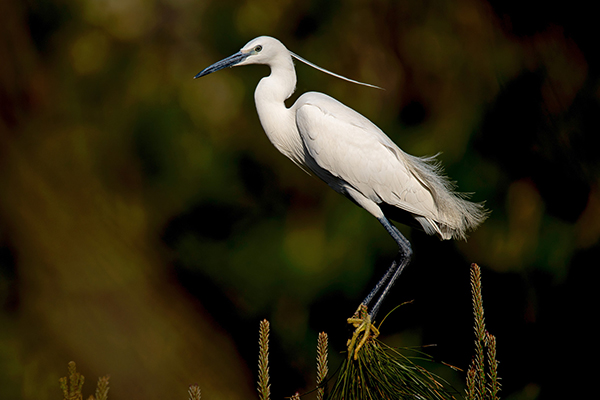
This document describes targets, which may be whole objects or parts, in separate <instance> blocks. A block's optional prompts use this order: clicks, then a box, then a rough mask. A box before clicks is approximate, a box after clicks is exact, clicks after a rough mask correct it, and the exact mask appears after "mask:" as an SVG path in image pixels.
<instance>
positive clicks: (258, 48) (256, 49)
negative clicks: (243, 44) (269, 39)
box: [254, 44, 262, 53]
mask: <svg viewBox="0 0 600 400" xmlns="http://www.w3.org/2000/svg"><path fill="white" fill-rule="evenodd" d="M261 50H262V46H261V45H260V44H259V45H258V46H256V47H255V48H254V51H255V52H256V53H260V51H261Z"/></svg>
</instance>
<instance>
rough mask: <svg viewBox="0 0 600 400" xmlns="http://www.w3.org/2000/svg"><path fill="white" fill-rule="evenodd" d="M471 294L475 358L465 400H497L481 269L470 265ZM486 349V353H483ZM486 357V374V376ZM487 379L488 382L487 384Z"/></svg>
mask: <svg viewBox="0 0 600 400" xmlns="http://www.w3.org/2000/svg"><path fill="white" fill-rule="evenodd" d="M471 294H472V298H473V315H474V317H475V325H474V329H475V356H474V357H473V360H472V361H471V365H470V366H469V369H468V371H467V389H466V392H467V396H466V399H467V400H499V397H498V392H499V391H500V382H499V379H500V378H498V361H497V360H496V338H495V337H494V336H493V335H491V334H490V333H489V332H487V331H486V329H485V318H484V315H483V297H482V294H481V269H480V268H479V266H478V265H477V264H471ZM485 349H487V353H486V352H485ZM486 357H487V370H488V372H487V374H486ZM488 378H489V382H487V380H488Z"/></svg>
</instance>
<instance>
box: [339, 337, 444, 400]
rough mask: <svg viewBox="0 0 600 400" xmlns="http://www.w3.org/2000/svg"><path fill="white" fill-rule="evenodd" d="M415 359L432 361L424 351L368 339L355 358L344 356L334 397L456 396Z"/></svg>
mask: <svg viewBox="0 0 600 400" xmlns="http://www.w3.org/2000/svg"><path fill="white" fill-rule="evenodd" d="M413 360H415V361H416V360H427V361H432V360H431V358H430V357H428V356H427V355H425V354H423V353H418V356H415V357H408V356H406V355H404V354H402V353H401V352H400V351H399V349H397V348H392V347H389V346H387V345H386V344H384V343H383V342H381V341H379V340H377V339H370V340H368V341H367V342H366V343H365V345H364V346H363V348H362V349H361V350H360V352H359V353H358V357H357V358H356V359H354V358H352V357H351V358H349V359H347V360H345V361H344V362H343V364H342V366H341V368H340V371H339V377H338V379H337V381H336V383H335V385H334V387H333V389H332V392H331V398H332V399H346V400H354V399H356V400H380V399H432V400H442V399H454V396H453V395H452V393H453V392H454V390H452V389H451V388H449V385H448V384H447V383H446V382H445V381H443V380H442V379H441V378H439V377H438V376H436V375H435V374H433V373H431V372H429V371H427V370H426V369H425V368H423V367H422V366H420V365H417V364H415V362H414V361H413Z"/></svg>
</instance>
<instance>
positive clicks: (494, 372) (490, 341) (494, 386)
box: [486, 332, 500, 400]
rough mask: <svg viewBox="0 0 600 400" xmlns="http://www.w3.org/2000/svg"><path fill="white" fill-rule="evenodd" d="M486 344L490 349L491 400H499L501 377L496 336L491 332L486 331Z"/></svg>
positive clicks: (488, 355) (489, 390) (488, 357)
mask: <svg viewBox="0 0 600 400" xmlns="http://www.w3.org/2000/svg"><path fill="white" fill-rule="evenodd" d="M486 346H487V349H488V352H487V359H488V364H489V373H488V377H489V379H490V382H489V383H488V393H489V399H490V400H499V397H498V392H500V378H498V361H497V360H496V337H495V336H494V335H492V334H491V333H489V332H486Z"/></svg>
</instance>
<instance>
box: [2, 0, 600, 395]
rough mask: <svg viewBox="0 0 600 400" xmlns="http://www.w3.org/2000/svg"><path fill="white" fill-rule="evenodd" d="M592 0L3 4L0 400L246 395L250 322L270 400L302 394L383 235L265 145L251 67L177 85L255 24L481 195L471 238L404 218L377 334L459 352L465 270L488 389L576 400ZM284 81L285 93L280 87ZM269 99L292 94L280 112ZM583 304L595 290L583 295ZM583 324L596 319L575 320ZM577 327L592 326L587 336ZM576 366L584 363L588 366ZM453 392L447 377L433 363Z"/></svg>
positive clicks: (385, 247)
mask: <svg viewBox="0 0 600 400" xmlns="http://www.w3.org/2000/svg"><path fill="white" fill-rule="evenodd" d="M592 4H593V2H583V1H581V0H574V1H569V2H565V1H562V2H541V1H538V0H535V1H525V2H523V1H519V2H517V1H493V2H486V1H483V0H447V1H446V0H439V1H423V0H406V1H392V0H381V1H373V2H366V1H344V2H342V1H319V0H314V1H307V2H293V1H281V0H278V1H275V0H260V1H242V2H235V1H229V0H218V1H216V0H215V1H202V0H194V1H192V0H95V1H84V2H81V1H72V0H54V1H51V0H24V1H16V0H3V1H2V2H1V3H0V327H1V329H0V398H2V399H13V398H22V399H56V398H60V396H61V393H60V390H59V388H58V378H59V377H60V376H64V375H66V373H67V370H66V366H67V362H68V361H70V360H75V361H76V362H77V363H78V367H79V369H80V371H81V372H82V373H83V374H84V375H85V376H86V378H87V379H86V381H87V383H86V385H85V386H84V394H85V395H86V397H87V395H89V394H91V393H92V392H93V387H94V385H95V381H96V379H97V378H98V377H99V376H101V375H105V374H110V375H111V391H110V398H111V399H115V400H119V399H138V398H140V399H141V398H156V399H159V398H172V399H176V398H179V399H183V398H186V396H187V394H186V392H187V387H188V385H189V384H193V383H198V384H199V385H200V386H201V388H202V391H203V395H204V396H203V398H204V397H205V398H206V399H221V398H222V399H226V398H227V399H242V398H244V399H247V398H252V397H253V396H255V394H254V393H255V392H254V387H255V383H254V382H255V380H256V362H257V352H258V349H257V337H258V323H259V321H260V320H261V319H262V318H267V319H269V320H270V321H271V323H272V325H271V327H272V333H271V372H272V391H273V398H282V397H283V396H289V395H292V394H293V393H295V392H296V391H300V392H302V391H305V390H307V389H310V388H311V387H312V385H314V378H313V376H314V370H315V361H314V359H315V352H316V350H315V348H316V337H317V334H318V332H320V331H327V332H328V333H329V335H330V344H331V351H330V355H331V365H330V368H331V369H332V370H335V369H336V368H337V366H338V365H339V363H340V361H341V359H342V357H344V355H343V354H340V352H341V351H343V350H344V345H345V342H346V339H347V337H348V333H349V331H348V328H347V326H346V323H345V319H346V318H347V317H349V316H350V315H351V314H352V313H353V312H354V310H355V308H356V307H357V305H358V303H359V302H360V301H361V300H362V298H363V296H364V295H366V293H367V292H368V290H369V289H370V288H371V287H372V285H373V284H374V283H375V282H376V280H377V279H378V277H379V276H380V275H381V274H382V273H383V271H384V270H385V268H386V267H387V266H388V264H389V263H390V261H391V259H392V258H393V256H394V255H395V253H396V251H397V249H396V246H395V244H394V242H393V240H391V239H390V237H389V236H388V235H387V233H386V232H385V231H384V230H383V229H382V227H381V226H380V225H379V223H377V221H376V220H375V219H374V218H373V217H372V216H370V215H369V214H368V213H367V212H365V211H363V210H361V209H359V208H358V207H356V206H354V205H353V204H351V203H350V202H349V201H348V200H346V199H345V198H343V197H342V196H339V195H338V194H336V193H334V192H332V191H331V190H330V189H329V188H328V187H327V186H326V185H324V184H322V183H321V182H319V181H318V180H316V179H314V178H310V177H308V176H307V175H305V174H304V173H303V172H302V171H300V170H299V169H298V168H296V167H295V166H294V165H293V164H292V163H291V162H290V161H288V160H287V159H285V157H283V156H282V155H280V154H279V153H278V152H277V151H276V150H275V149H274V148H273V147H272V146H271V145H270V143H269V142H268V140H267V138H266V136H265V135H264V133H263V131H262V128H261V126H260V124H259V121H258V118H257V116H256V110H255V108H254V104H253V95H252V94H253V90H254V87H255V85H256V84H257V82H258V80H259V79H260V78H261V77H262V76H264V75H266V74H268V69H267V67H264V66H252V67H246V68H239V69H233V70H224V71H221V72H219V73H216V74H214V75H210V76H209V77H206V78H202V79H201V80H199V81H193V80H192V76H194V75H195V74H196V73H197V72H199V71H200V70H202V69H203V68H205V67H206V66H208V65H210V64H212V63H213V62H215V61H218V60H220V59H221V58H223V57H225V56H228V55H230V54H232V53H234V52H236V51H237V50H238V49H239V48H240V47H242V46H243V45H244V44H245V43H246V42H247V41H249V40H250V39H252V38H254V37H255V36H259V35H265V34H266V35H271V36H275V37H277V38H278V39H280V40H281V41H282V42H283V43H284V44H285V45H286V46H287V47H288V48H290V49H291V50H292V51H294V52H296V53H298V54H300V55H302V56H303V57H306V58H307V59H309V60H311V61H313V62H315V63H316V64H318V65H320V66H323V67H325V68H327V69H330V70H332V71H335V72H338V73H341V74H343V75H345V76H348V77H350V78H354V79H358V80H361V81H366V82H369V83H372V84H375V85H379V86H382V87H384V88H385V89H386V90H385V91H379V90H373V89H369V88H365V87H361V86H357V85H352V84H349V83H347V82H343V81H340V80H337V79H335V78H332V77H330V76H327V75H325V74H322V73H320V72H318V71H315V70H313V69H311V68H309V67H307V66H305V65H302V64H301V65H298V66H297V70H298V88H297V89H298V90H297V92H298V93H302V92H305V91H307V90H318V91H322V92H325V93H328V94H330V95H332V96H334V97H336V98H338V99H339V100H340V101H342V102H344V103H346V104H347V105H349V106H351V107H352V108H354V109H356V110H357V111H359V112H361V113H362V114H364V115H365V116H366V117H368V118H370V119H371V120H372V121H374V122H375V123H376V124H378V125H379V126H380V127H381V128H382V129H383V130H384V131H385V132H387V134H388V135H389V136H390V137H391V138H392V139H393V140H394V141H395V142H396V143H398V145H399V146H400V147H402V148H403V149H404V150H405V151H407V152H409V153H412V154H414V155H432V154H435V153H437V152H442V154H441V155H440V159H441V160H442V162H443V164H444V166H445V168H446V171H447V173H448V174H449V175H450V176H451V177H452V179H454V180H456V181H457V182H458V183H459V189H460V190H461V191H465V192H474V194H473V197H472V198H473V199H474V200H475V201H484V200H485V201H486V205H487V207H488V208H489V209H490V210H492V214H491V216H490V218H489V220H488V221H487V222H486V223H485V224H484V225H483V226H482V227H481V228H480V229H479V230H477V231H476V232H474V233H472V235H471V237H470V239H469V241H468V242H466V243H464V242H461V243H457V242H440V241H439V240H437V239H435V238H432V237H427V236H426V235H425V234H423V233H421V232H418V231H414V230H410V229H408V228H406V227H401V229H402V231H403V232H404V233H405V234H406V235H407V237H408V238H409V239H410V240H411V242H412V243H413V246H414V251H415V257H414V261H413V263H412V264H411V265H410V267H409V268H408V269H407V270H406V271H405V274H404V275H403V276H402V277H401V279H400V282H399V283H398V284H397V286H396V287H395V290H394V291H393V294H392V295H391V296H390V297H389V298H388V300H387V301H386V303H385V305H384V307H383V309H382V311H381V317H383V316H384V315H385V314H386V313H387V312H389V311H390V310H391V309H392V308H393V307H394V306H396V305H398V304H400V303H402V302H404V301H407V300H414V302H413V304H411V305H406V306H403V307H401V308H400V309H399V310H396V311H395V312H393V313H392V314H391V315H390V316H389V317H388V319H387V320H386V322H385V324H384V326H383V335H382V338H383V340H384V341H386V342H387V343H389V344H391V345H399V346H419V345H426V344H437V347H434V348H429V349H428V351H429V352H430V353H432V354H433V355H434V356H435V357H436V358H437V359H439V360H441V361H445V362H448V363H450V364H453V365H455V366H457V367H460V368H463V369H466V368H467V367H468V364H469V362H470V360H471V356H472V354H473V341H474V335H473V328H472V325H473V324H472V315H471V304H470V292H469V291H470V288H469V265H470V263H471V262H477V263H478V264H479V265H480V266H481V267H482V270H483V296H484V307H485V310H486V322H487V327H488V329H489V331H491V333H493V334H494V335H496V336H497V342H498V358H499V360H500V366H499V374H500V376H501V377H502V378H503V380H502V383H503V391H502V393H501V394H502V397H503V398H505V399H523V400H525V399H548V398H581V397H587V396H586V395H585V393H586V392H587V388H588V387H590V385H591V383H592V382H593V381H592V379H595V375H593V374H594V369H595V365H596V364H597V361H596V358H595V356H594V355H593V354H595V353H593V352H592V347H593V346H594V345H593V337H594V336H596V335H594V334H593V333H592V332H594V331H593V330H592V328H593V327H592V323H591V321H592V320H594V319H597V311H593V310H595V309H596V308H595V304H597V301H596V300H595V296H594V295H593V293H594V292H595V291H594V289H593V287H595V286H596V284H597V280H595V279H593V278H592V274H593V273H594V272H595V269H596V267H597V265H598V261H597V260H598V256H599V255H600V251H599V250H600V246H599V238H600V191H599V187H598V172H599V167H600V165H599V161H600V159H599V158H598V157H597V155H596V152H597V151H598V148H599V144H600V143H599V142H600V136H599V133H600V132H599V131H600V129H599V125H600V124H599V122H598V115H599V111H600V107H599V105H600V103H599V99H600V91H599V89H600V87H599V66H600V65H599V61H600V60H599V52H598V50H597V39H598V32H597V26H598V25H597V23H596V17H595V15H596V13H595V12H593V11H592V9H591V7H592ZM296 96H297V95H295V96H294V97H293V98H292V99H290V100H292V101H293V100H294V99H295V97H296ZM290 104H291V103H290ZM592 307H594V308H593V309H592ZM593 315H596V317H593ZM591 333H592V334H591ZM590 362H591V364H590ZM435 370H436V372H438V373H440V374H442V375H443V376H444V377H445V378H447V379H448V380H449V381H450V382H452V383H453V384H454V385H455V386H456V387H457V389H458V390H461V391H462V390H463V386H461V385H462V383H461V382H463V381H464V373H460V372H452V371H450V370H448V369H446V368H437V367H436V368H435Z"/></svg>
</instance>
